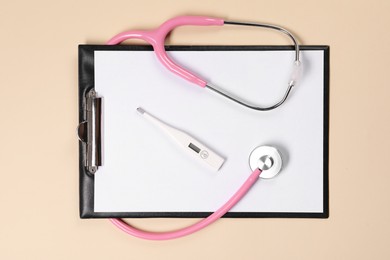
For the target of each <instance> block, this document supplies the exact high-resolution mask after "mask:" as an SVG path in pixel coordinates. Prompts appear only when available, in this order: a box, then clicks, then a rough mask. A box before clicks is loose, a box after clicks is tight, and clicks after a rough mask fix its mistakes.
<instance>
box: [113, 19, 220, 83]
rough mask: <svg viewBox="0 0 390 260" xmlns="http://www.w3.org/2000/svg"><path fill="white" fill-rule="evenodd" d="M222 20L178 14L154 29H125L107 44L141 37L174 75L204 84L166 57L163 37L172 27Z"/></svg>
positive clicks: (215, 22) (203, 24)
mask: <svg viewBox="0 0 390 260" xmlns="http://www.w3.org/2000/svg"><path fill="white" fill-rule="evenodd" d="M223 24H224V21H223V20H222V19H220V18H212V17H204V16H178V17H175V18H172V19H170V20H168V21H166V22H165V23H163V24H162V25H161V26H160V27H158V28H157V29H155V30H149V31H141V30H138V31H126V32H122V33H120V34H117V35H116V36H114V37H113V38H111V39H110V40H109V41H108V42H107V44H108V45H115V44H119V43H121V42H123V41H125V40H127V39H141V40H144V41H146V42H148V43H149V44H150V45H152V46H153V50H154V52H155V53H156V56H157V58H158V60H159V61H160V62H161V63H162V64H163V65H164V66H165V67H166V68H167V69H168V70H170V71H171V72H173V73H175V74H176V75H178V76H180V77H182V78H184V79H186V80H188V81H190V82H192V83H194V84H196V85H199V86H200V87H203V88H204V87H205V86H206V84H207V83H206V81H205V80H203V79H201V78H199V77H198V76H196V75H194V74H193V73H191V72H190V71H188V70H186V69H184V68H182V67H181V66H179V65H177V64H176V63H175V62H174V61H173V60H172V59H171V58H169V57H168V55H167V53H166V52H165V47H164V43H165V38H166V37H167V35H168V34H169V32H171V31H172V30H173V29H175V28H176V27H178V26H183V25H199V26H207V25H219V26H221V25H223Z"/></svg>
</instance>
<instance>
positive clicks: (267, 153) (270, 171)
mask: <svg viewBox="0 0 390 260" xmlns="http://www.w3.org/2000/svg"><path fill="white" fill-rule="evenodd" d="M282 165H283V161H282V156H281V154H280V152H279V151H278V150H277V149H276V148H275V147H273V146H267V145H262V146H258V147H256V148H255V149H254V150H253V151H252V152H251V154H250V155H249V167H250V168H251V170H252V171H255V170H256V169H260V170H261V174H260V178H263V179H271V178H273V177H275V176H276V175H278V174H279V172H280V171H281V170H282Z"/></svg>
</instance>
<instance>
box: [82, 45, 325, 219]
mask: <svg viewBox="0 0 390 260" xmlns="http://www.w3.org/2000/svg"><path fill="white" fill-rule="evenodd" d="M293 49H294V48H293V47H292V46H166V50H167V51H170V52H172V54H173V53H175V52H177V53H193V54H194V53H205V52H208V53H221V52H232V53H233V52H248V53H249V52H259V53H263V52H267V53H272V52H288V51H292V50H293ZM301 50H302V51H303V52H305V51H320V52H321V53H322V55H323V67H322V68H323V71H322V73H323V82H322V86H321V88H322V89H321V91H322V97H323V100H322V101H323V107H322V120H321V121H322V133H321V135H322V147H321V149H322V162H321V165H320V166H321V170H322V172H321V178H322V179H321V185H322V187H321V189H322V191H321V210H317V211H315V212H309V211H243V212H229V213H227V214H226V215H225V216H224V217H240V218H245V217H256V218H257V217H282V218H285V217H286V218H289V217H292V218H296V217H299V218H327V217H328V216H329V205H328V204H329V202H328V193H329V188H328V183H329V182H328V146H329V129H328V125H329V47H328V46H301ZM99 52H103V53H104V52H116V53H120V52H123V53H136V52H139V53H140V52H142V53H148V52H150V53H151V52H152V48H151V47H150V46H103V45H80V46H79V123H83V122H84V124H82V125H83V127H82V128H80V129H79V130H80V131H79V135H80V136H83V137H84V141H87V143H88V144H86V143H84V142H80V145H79V178H80V179H79V181H80V188H79V192H80V217H81V218H126V217H188V218H193V217H206V216H208V215H209V214H210V213H211V211H199V210H196V211H191V210H188V209H186V210H183V211H180V210H175V211H170V210H167V211H165V210H161V209H160V210H158V211H153V210H145V211H139V210H136V211H122V210H121V211H102V210H99V211H96V210H95V202H96V200H95V199H96V198H95V177H96V176H95V175H96V174H97V173H99V169H98V168H96V167H95V166H90V167H87V164H88V162H92V164H99V163H100V164H101V163H103V161H104V158H103V157H104V151H103V150H104V148H103V146H104V145H103V143H104V142H103V141H102V140H103V138H104V137H103V136H104V131H103V130H102V129H100V126H102V125H104V123H103V120H104V119H103V114H104V108H103V107H104V105H103V103H104V102H103V101H102V99H101V97H99V91H95V80H96V78H97V75H96V73H95V71H96V68H95V66H96V64H97V63H96V53H99ZM159 69H161V68H159ZM161 70H162V72H161V73H163V74H164V73H166V74H168V72H166V71H164V69H161ZM129 73H131V72H129ZM167 77H169V74H168V76H167ZM169 80H172V78H169ZM176 83H177V84H183V85H185V83H184V82H183V81H180V80H177V82H176ZM186 87H187V86H183V88H186ZM136 93H137V91H136V89H134V95H136ZM205 94H206V95H207V94H208V93H205ZM103 98H104V96H103ZM291 98H292V99H293V98H294V97H291ZM308 98H310V97H308ZM227 106H232V107H233V109H234V108H236V107H235V106H236V105H235V104H227ZM284 106H288V104H285V105H284ZM229 109H230V108H229ZM244 112H245V111H244ZM256 113H260V114H259V117H261V116H262V115H261V113H262V112H256ZM271 115H272V112H271V114H270V113H268V115H267V117H270V116H271ZM107 127H108V126H104V128H107ZM244 171H245V169H244ZM248 173H249V172H248ZM280 178H282V177H280ZM238 184H239V183H238ZM232 192H233V191H230V193H232ZM317 203H319V202H317Z"/></svg>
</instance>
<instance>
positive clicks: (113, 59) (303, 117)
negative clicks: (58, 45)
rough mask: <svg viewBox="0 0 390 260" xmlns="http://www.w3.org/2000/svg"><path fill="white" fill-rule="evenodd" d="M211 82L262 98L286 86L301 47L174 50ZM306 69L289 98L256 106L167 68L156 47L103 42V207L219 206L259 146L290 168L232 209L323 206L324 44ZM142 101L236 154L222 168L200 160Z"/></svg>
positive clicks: (99, 71)
mask: <svg viewBox="0 0 390 260" xmlns="http://www.w3.org/2000/svg"><path fill="white" fill-rule="evenodd" d="M169 55H170V56H171V57H172V58H174V59H175V60H176V61H177V62H178V63H179V64H181V65H182V66H184V67H186V68H189V69H191V71H193V72H194V73H195V74H197V75H201V76H202V77H203V78H204V79H206V80H207V81H208V82H211V83H212V84H214V85H216V86H220V87H221V88H224V89H225V90H226V91H228V92H230V93H232V94H234V95H236V96H240V97H242V98H244V99H246V100H247V101H249V102H251V103H255V104H259V105H261V106H267V105H271V104H274V103H275V102H276V101H278V100H279V99H280V98H281V97H282V96H283V94H284V92H285V91H286V87H287V83H288V81H289V78H290V74H291V70H292V64H293V60H294V52H293V51H170V52H169ZM302 60H303V64H304V73H303V77H302V80H301V82H300V84H299V85H298V86H297V87H295V88H294V89H293V91H292V93H291V95H290V97H289V98H288V100H287V101H286V103H285V104H283V105H282V106H281V107H279V108H277V109H275V110H272V111H268V112H261V111H254V110H251V109H248V108H245V107H243V106H240V105H238V104H236V103H233V102H231V101H230V100H228V99H226V98H223V97H222V96H219V95H217V94H215V93H213V92H212V91H210V90H208V89H203V88H200V87H198V86H196V85H193V84H191V83H189V82H187V81H185V80H183V79H181V78H179V77H177V76H176V75H173V74H172V73H170V72H169V71H168V70H167V69H165V68H164V67H163V66H162V65H161V64H160V63H159V62H158V61H157V58H156V57H155V55H154V53H153V52H152V51H95V90H96V91H97V93H98V94H99V95H100V96H103V97H104V166H102V167H100V168H99V170H98V172H97V173H96V174H95V193H94V195H95V197H94V198H95V202H94V204H95V205H94V207H95V212H211V211H215V210H216V209H218V208H219V207H220V206H221V205H222V204H223V203H224V202H225V201H227V200H228V199H229V198H230V197H231V196H232V195H233V194H234V193H235V192H236V190H237V189H238V188H239V187H240V186H241V184H242V183H243V182H244V181H245V180H246V178H247V177H248V176H249V175H250V173H251V170H250V168H249V162H248V160H249V154H250V153H251V151H252V150H253V149H254V148H255V147H257V146H259V145H272V146H275V147H277V148H278V149H279V150H280V151H281V153H282V157H283V162H284V166H283V170H282V172H281V173H280V174H279V175H278V176H277V177H275V178H273V179H269V180H263V179H260V180H259V181H258V182H257V183H256V184H255V185H254V187H253V188H252V189H251V190H250V191H249V193H248V194H247V196H246V197H245V198H244V199H243V200H242V201H240V202H239V204H237V205H236V206H235V207H234V208H233V209H232V210H231V211H232V212H291V213H294V212H306V213H315V212H319V213H321V212H323V211H324V208H323V207H324V205H323V200H324V198H323V194H324V192H323V178H324V177H323V176H324V161H323V158H324V154H323V149H324V148H323V142H324V140H323V138H324V116H323V115H324V51H323V50H313V51H302ZM137 107H142V108H144V109H145V110H146V111H148V112H150V113H151V114H153V115H155V116H156V117H158V118H160V119H161V120H163V121H164V122H166V123H168V124H170V125H172V126H174V127H177V128H179V129H181V130H184V131H185V132H187V133H189V134H190V135H192V136H194V137H195V138H197V139H198V140H200V141H201V142H203V143H204V144H206V145H208V146H209V147H211V148H212V149H213V150H215V151H216V152H217V153H219V154H220V155H222V156H224V158H226V161H225V164H224V165H223V166H222V168H221V169H220V170H219V171H218V172H213V171H212V170H210V169H209V168H208V167H206V166H205V165H203V164H201V163H199V162H197V161H196V160H193V158H191V157H190V156H188V154H186V153H184V152H183V151H182V150H181V148H180V147H178V146H177V145H176V144H175V143H174V142H173V141H172V140H171V139H169V138H168V137H167V136H166V135H165V134H164V133H163V132H162V131H161V130H160V129H158V128H156V127H155V126H154V125H152V124H151V123H150V122H148V121H147V120H145V119H144V118H142V117H141V116H139V115H138V114H137V112H136V108H137Z"/></svg>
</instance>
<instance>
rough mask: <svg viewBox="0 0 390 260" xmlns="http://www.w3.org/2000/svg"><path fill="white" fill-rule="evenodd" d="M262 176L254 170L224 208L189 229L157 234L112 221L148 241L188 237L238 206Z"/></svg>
mask: <svg viewBox="0 0 390 260" xmlns="http://www.w3.org/2000/svg"><path fill="white" fill-rule="evenodd" d="M260 174H261V170H260V169H256V170H254V171H253V172H252V174H251V175H249V177H248V179H247V180H246V181H245V182H244V184H242V186H241V187H240V188H239V189H238V191H237V192H236V193H235V194H234V195H233V196H232V197H231V198H230V199H229V200H228V201H227V202H226V203H225V204H224V205H223V206H222V207H220V208H219V209H218V210H217V211H215V212H214V213H212V214H211V215H210V216H208V217H207V218H205V219H203V220H201V221H199V222H197V223H195V224H193V225H191V226H189V227H185V228H183V229H179V230H176V231H170V232H159V233H157V232H148V231H143V230H140V229H137V228H135V227H132V226H130V225H129V224H128V223H126V222H124V221H123V220H122V219H118V218H111V219H110V221H111V223H113V224H114V225H115V226H116V227H118V228H119V229H121V230H122V231H124V232H126V233H127V234H129V235H132V236H135V237H139V238H143V239H148V240H168V239H175V238H179V237H183V236H186V235H190V234H192V233H194V232H196V231H199V230H201V229H202V228H204V227H206V226H208V225H210V224H212V223H214V222H215V221H216V220H218V219H219V218H220V217H222V216H223V215H225V213H226V212H228V211H229V210H230V209H231V208H232V207H233V206H234V205H236V204H237V203H238V202H239V201H240V200H241V199H242V197H244V195H245V194H246V193H247V192H248V191H249V189H250V188H251V187H252V186H253V185H254V184H255V183H256V181H257V180H258V179H259V176H260Z"/></svg>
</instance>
